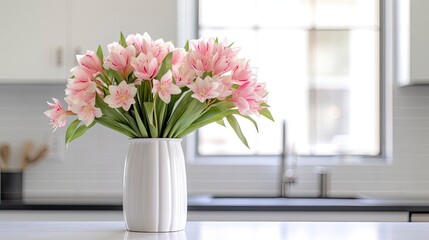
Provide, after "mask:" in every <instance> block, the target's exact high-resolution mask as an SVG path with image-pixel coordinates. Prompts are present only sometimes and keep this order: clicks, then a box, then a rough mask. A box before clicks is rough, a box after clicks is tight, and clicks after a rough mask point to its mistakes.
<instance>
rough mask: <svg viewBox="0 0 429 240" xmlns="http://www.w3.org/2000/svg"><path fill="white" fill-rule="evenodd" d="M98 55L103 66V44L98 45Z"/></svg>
mask: <svg viewBox="0 0 429 240" xmlns="http://www.w3.org/2000/svg"><path fill="white" fill-rule="evenodd" d="M97 56H98V58H99V59H100V62H101V66H103V64H104V58H103V49H102V48H101V45H98V48H97Z"/></svg>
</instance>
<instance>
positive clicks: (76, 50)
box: [74, 47, 82, 65]
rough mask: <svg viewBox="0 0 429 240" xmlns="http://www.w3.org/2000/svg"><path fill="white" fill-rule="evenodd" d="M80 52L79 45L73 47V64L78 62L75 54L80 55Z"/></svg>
mask: <svg viewBox="0 0 429 240" xmlns="http://www.w3.org/2000/svg"><path fill="white" fill-rule="evenodd" d="M81 52H82V49H81V48H80V47H76V48H75V49H74V64H75V65H77V64H78V62H77V58H76V56H77V55H80V54H81Z"/></svg>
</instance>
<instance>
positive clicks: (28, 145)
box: [20, 141, 48, 171]
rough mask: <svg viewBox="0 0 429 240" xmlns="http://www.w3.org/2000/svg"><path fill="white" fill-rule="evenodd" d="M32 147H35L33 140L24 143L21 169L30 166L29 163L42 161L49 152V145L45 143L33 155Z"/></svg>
mask: <svg viewBox="0 0 429 240" xmlns="http://www.w3.org/2000/svg"><path fill="white" fill-rule="evenodd" d="M32 149H33V143H32V142H30V141H29V142H25V143H24V147H23V151H22V160H21V164H20V169H21V171H24V170H25V169H26V168H27V167H28V165H30V164H34V163H36V162H38V161H40V160H41V159H43V158H44V157H45V156H46V155H47V154H48V146H47V145H43V146H42V147H40V148H39V150H38V151H37V153H36V154H35V155H33V156H32V154H31V151H32Z"/></svg>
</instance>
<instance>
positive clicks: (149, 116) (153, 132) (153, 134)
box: [143, 102, 158, 138]
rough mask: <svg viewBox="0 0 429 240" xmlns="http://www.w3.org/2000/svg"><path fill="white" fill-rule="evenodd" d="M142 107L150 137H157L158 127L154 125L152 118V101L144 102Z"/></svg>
mask: <svg viewBox="0 0 429 240" xmlns="http://www.w3.org/2000/svg"><path fill="white" fill-rule="evenodd" d="M143 108H144V110H145V113H146V116H147V120H148V125H149V132H150V137H152V138H157V137H158V129H157V128H156V126H155V120H154V115H153V102H144V103H143Z"/></svg>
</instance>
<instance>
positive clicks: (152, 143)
mask: <svg viewBox="0 0 429 240" xmlns="http://www.w3.org/2000/svg"><path fill="white" fill-rule="evenodd" d="M123 184H124V186H123V187H124V188H123V190H124V191H123V211H124V219H125V224H126V226H127V229H128V230H129V231H137V232H173V231H180V230H183V229H184V228H185V224H186V218H187V186H186V169H185V158H184V155H183V149H182V145H181V139H171V138H142V139H130V143H129V149H128V156H127V159H126V161H125V167H124V183H123Z"/></svg>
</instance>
